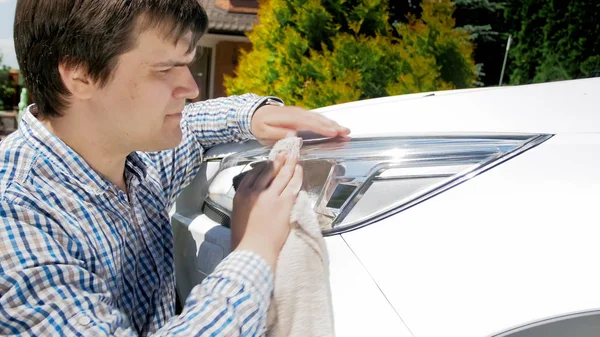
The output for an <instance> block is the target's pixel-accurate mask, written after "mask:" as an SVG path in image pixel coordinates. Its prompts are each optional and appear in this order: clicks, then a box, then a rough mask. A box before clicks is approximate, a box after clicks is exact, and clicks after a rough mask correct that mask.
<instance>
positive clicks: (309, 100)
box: [225, 0, 475, 108]
mask: <svg viewBox="0 0 600 337" xmlns="http://www.w3.org/2000/svg"><path fill="white" fill-rule="evenodd" d="M422 7H423V11H424V12H425V11H427V13H428V14H427V15H428V16H427V17H425V16H423V17H422V18H421V19H416V18H412V19H411V21H410V22H409V23H408V24H406V25H398V26H397V27H396V28H397V29H396V30H394V29H393V27H392V26H391V25H390V24H389V14H388V10H387V1H386V0H264V1H263V2H261V4H260V9H259V24H258V25H257V26H255V27H254V30H253V31H252V32H251V33H250V34H249V35H248V37H249V38H250V41H251V42H252V43H253V49H252V50H251V51H250V52H242V54H241V58H240V63H239V67H238V69H237V70H236V74H235V75H236V76H235V77H227V78H226V79H225V86H226V88H227V90H228V93H229V94H238V93H242V92H248V91H252V92H256V93H258V94H272V95H277V96H279V97H281V98H283V99H284V100H285V101H286V103H288V104H297V105H302V106H305V107H308V108H315V107H320V106H326V105H331V104H336V103H342V102H347V101H352V100H357V99H365V98H373V97H381V96H387V95H393V94H399V93H410V92H419V91H424V90H438V89H448V88H454V87H468V86H471V85H473V83H474V79H475V72H474V68H475V67H474V63H473V60H472V56H471V54H472V46H471V45H470V42H469V41H468V34H467V33H464V32H460V31H457V30H454V29H453V28H454V20H453V19H452V12H453V10H454V7H453V5H452V4H451V3H450V1H449V0H443V1H438V0H436V1H432V0H427V1H426V2H425V4H423V6H422ZM451 64H457V65H458V66H457V67H450V65H451Z"/></svg>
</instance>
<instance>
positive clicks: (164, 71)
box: [158, 68, 173, 74]
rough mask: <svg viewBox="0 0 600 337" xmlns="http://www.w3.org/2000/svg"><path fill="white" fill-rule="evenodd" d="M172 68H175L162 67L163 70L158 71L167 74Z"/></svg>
mask: <svg viewBox="0 0 600 337" xmlns="http://www.w3.org/2000/svg"><path fill="white" fill-rule="evenodd" d="M171 69H173V68H167V69H162V70H159V71H158V72H160V73H163V74H167V73H168V72H170V71H171Z"/></svg>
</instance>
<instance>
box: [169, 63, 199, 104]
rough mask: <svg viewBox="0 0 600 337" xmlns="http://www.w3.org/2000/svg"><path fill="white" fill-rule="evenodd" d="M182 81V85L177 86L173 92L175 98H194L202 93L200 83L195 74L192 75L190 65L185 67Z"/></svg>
mask: <svg viewBox="0 0 600 337" xmlns="http://www.w3.org/2000/svg"><path fill="white" fill-rule="evenodd" d="M180 81H181V82H180V85H179V86H177V88H176V89H175V91H174V92H173V96H174V97H175V98H179V99H181V98H183V99H194V98H196V97H198V95H200V89H198V84H197V83H196V80H194V76H192V72H191V71H190V69H189V68H188V67H184V68H183V74H182V78H181V80H180Z"/></svg>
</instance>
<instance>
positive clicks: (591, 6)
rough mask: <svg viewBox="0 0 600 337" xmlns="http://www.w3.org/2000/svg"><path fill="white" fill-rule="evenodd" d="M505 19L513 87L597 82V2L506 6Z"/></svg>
mask: <svg viewBox="0 0 600 337" xmlns="http://www.w3.org/2000/svg"><path fill="white" fill-rule="evenodd" d="M506 16H507V18H510V19H511V20H512V28H513V29H514V31H515V32H516V34H515V44H514V48H513V49H512V51H511V54H510V55H511V67H510V69H511V76H510V81H511V83H513V84H525V83H538V82H547V81H556V80H566V79H574V78H583V77H589V76H597V74H598V72H599V71H600V21H598V18H599V17H600V2H598V1H597V0H573V1H566V0H562V1H561V0H523V1H516V0H513V1H511V5H510V6H509V8H508V10H507V13H506Z"/></svg>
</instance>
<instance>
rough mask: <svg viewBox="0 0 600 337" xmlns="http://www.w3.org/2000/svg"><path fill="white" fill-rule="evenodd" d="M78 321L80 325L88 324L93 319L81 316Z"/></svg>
mask: <svg viewBox="0 0 600 337" xmlns="http://www.w3.org/2000/svg"><path fill="white" fill-rule="evenodd" d="M77 323H79V325H83V326H86V325H88V324H90V323H92V320H91V319H90V318H89V317H87V316H81V317H79V319H77Z"/></svg>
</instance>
